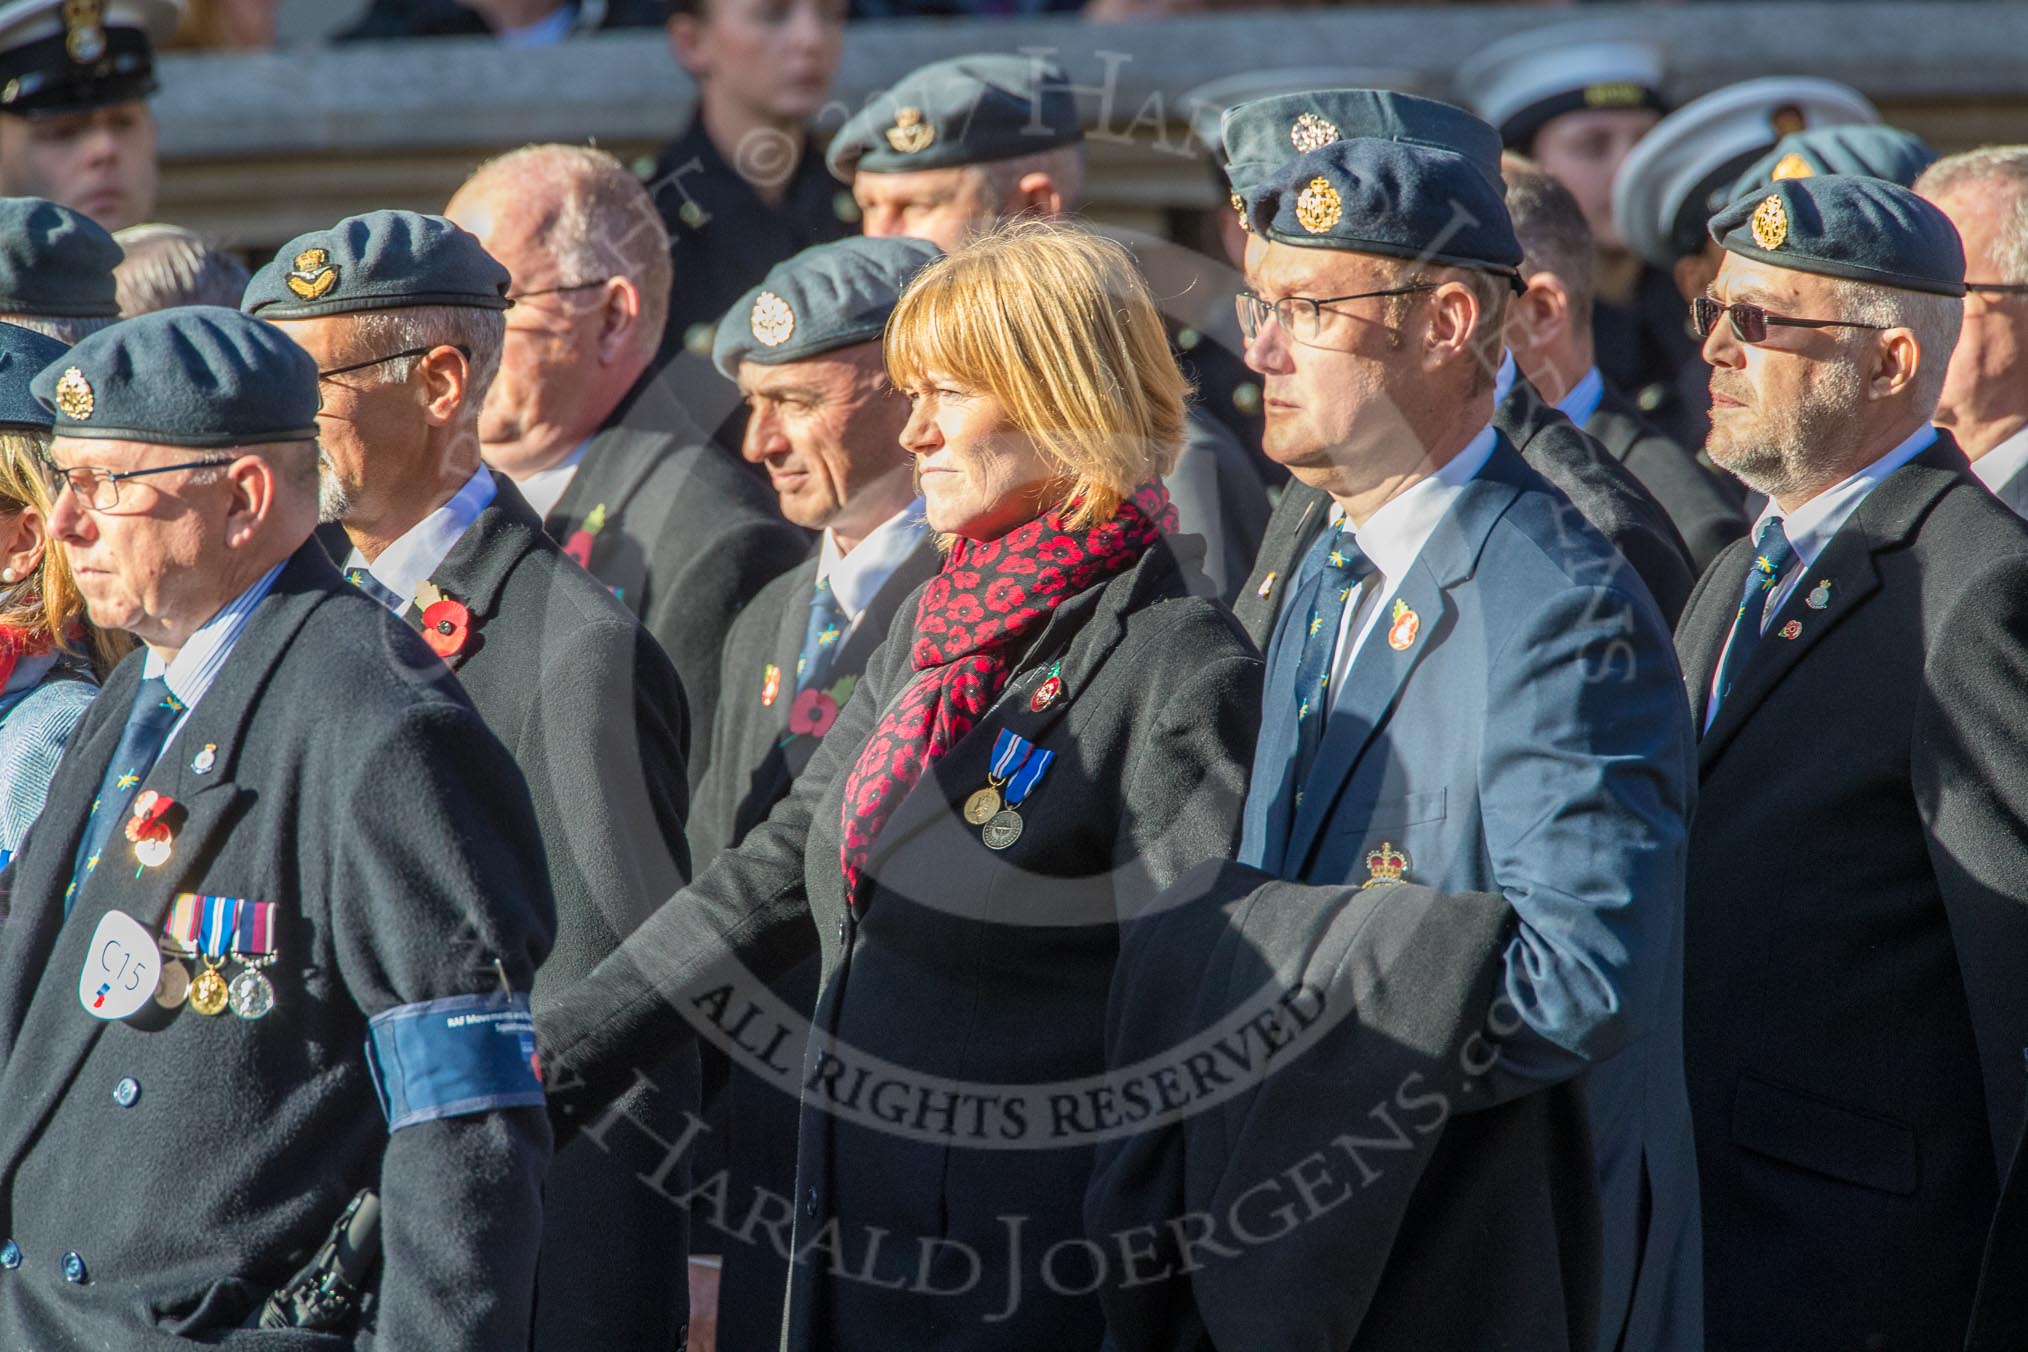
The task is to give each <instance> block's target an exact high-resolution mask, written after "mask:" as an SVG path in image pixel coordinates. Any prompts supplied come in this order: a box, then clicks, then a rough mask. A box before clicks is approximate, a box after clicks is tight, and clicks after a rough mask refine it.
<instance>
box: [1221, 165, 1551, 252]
mask: <svg viewBox="0 0 2028 1352" xmlns="http://www.w3.org/2000/svg"><path fill="white" fill-rule="evenodd" d="M1248 208H1249V211H1248V215H1249V218H1250V221H1251V224H1252V228H1253V229H1254V230H1255V231H1256V232H1257V233H1259V234H1261V235H1263V236H1265V237H1266V238H1268V239H1271V240H1274V241H1275V242H1276V243H1280V244H1292V245H1297V246H1299V247H1303V248H1323V249H1347V250H1351V251H1353V252H1356V253H1372V254H1385V255H1387V256H1389V257H1392V258H1408V259H1414V260H1417V261H1420V262H1426V263H1435V264H1448V265H1450V266H1452V267H1466V268H1479V269H1482V270H1484V271H1488V272H1505V273H1508V274H1509V275H1514V270H1515V269H1516V268H1518V267H1519V266H1520V265H1521V257H1522V254H1521V241H1520V239H1519V238H1518V237H1517V236H1516V235H1515V233H1514V222H1513V219H1512V218H1511V217H1510V216H1508V214H1507V202H1506V198H1505V195H1504V194H1503V193H1502V191H1501V190H1500V188H1499V186H1498V184H1497V183H1495V182H1493V181H1490V180H1488V179H1487V178H1486V176H1485V174H1484V173H1483V172H1482V170H1481V168H1480V166H1478V165H1477V164H1474V163H1473V162H1472V161H1471V160H1469V159H1467V158H1466V157H1465V156H1463V155H1460V154H1458V153H1457V152H1456V151H1452V150H1438V149H1434V148H1432V147H1430V146H1422V145H1407V144H1404V143H1402V142H1399V141H1378V140H1372V139H1370V138H1367V139H1360V140H1356V141H1334V142H1332V143H1330V144H1329V145H1325V146H1322V147H1320V148H1318V149H1316V150H1312V151H1308V152H1306V153H1304V154H1302V155H1298V156H1297V157H1296V158H1295V159H1293V160H1291V161H1289V162H1288V163H1287V164H1285V165H1283V166H1282V167H1281V169H1280V170H1278V171H1277V172H1276V173H1275V174H1274V175H1273V176H1272V177H1271V178H1269V179H1268V181H1267V184H1266V186H1265V187H1263V188H1261V189H1260V190H1259V191H1258V192H1257V193H1256V194H1255V195H1254V196H1253V197H1252V198H1251V199H1250V200H1249V202H1248Z"/></svg>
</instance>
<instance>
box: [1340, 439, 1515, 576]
mask: <svg viewBox="0 0 2028 1352" xmlns="http://www.w3.org/2000/svg"><path fill="white" fill-rule="evenodd" d="M1495 439H1496V438H1495V434H1494V432H1493V428H1492V425H1491V424H1490V423H1489V424H1487V425H1486V426H1485V427H1483V428H1481V429H1479V434H1478V435H1477V436H1475V437H1473V438H1472V439H1471V440H1470V441H1468V442H1466V443H1465V448H1464V449H1463V450H1462V451H1459V452H1458V453H1457V454H1456V455H1454V456H1452V457H1451V458H1450V460H1449V461H1448V462H1447V463H1445V465H1444V466H1443V468H1441V469H1439V470H1438V471H1437V472H1436V473H1434V474H1432V475H1430V476H1429V477H1428V478H1426V479H1423V480H1421V481H1419V482H1417V483H1415V484H1412V485H1411V486H1409V487H1408V488H1406V489H1404V490H1403V491H1402V492H1401V493H1400V494H1398V495H1397V496H1395V497H1393V498H1390V499H1389V500H1388V501H1387V503H1386V504H1385V505H1384V506H1382V507H1381V509H1380V510H1379V511H1377V512H1375V513H1374V514H1373V515H1372V516H1370V517H1368V518H1367V520H1366V524H1365V525H1363V526H1360V527H1358V528H1357V529H1356V530H1354V531H1353V532H1352V538H1353V540H1354V541H1355V542H1357V544H1358V545H1359V552H1360V553H1362V554H1364V555H1365V556H1366V557H1367V558H1369V559H1371V560H1372V561H1373V566H1374V567H1375V568H1377V569H1379V570H1380V575H1381V576H1382V577H1384V578H1386V579H1387V580H1388V581H1389V582H1390V583H1391V582H1394V581H1397V580H1399V579H1400V578H1402V577H1405V576H1407V574H1408V570H1409V566H1410V565H1411V564H1413V563H1414V562H1415V560H1416V556H1417V555H1418V554H1420V553H1422V547H1423V546H1424V545H1425V544H1427V543H1429V537H1430V536H1431V535H1433V534H1435V533H1436V528H1437V523H1438V522H1440V521H1442V520H1443V519H1444V513H1446V512H1448V511H1450V509H1451V504H1452V503H1454V502H1456V501H1457V500H1458V495H1459V494H1461V493H1463V492H1464V491H1465V485H1466V484H1468V483H1470V482H1471V481H1472V480H1473V479H1475V478H1477V477H1478V474H1479V471H1480V470H1482V469H1484V468H1485V467H1486V461H1487V460H1488V459H1489V458H1491V456H1492V454H1493V443H1494V441H1495ZM1344 518H1345V509H1344V508H1342V507H1339V506H1337V505H1335V504H1333V506H1332V508H1331V520H1332V521H1334V522H1342V521H1343V520H1344Z"/></svg>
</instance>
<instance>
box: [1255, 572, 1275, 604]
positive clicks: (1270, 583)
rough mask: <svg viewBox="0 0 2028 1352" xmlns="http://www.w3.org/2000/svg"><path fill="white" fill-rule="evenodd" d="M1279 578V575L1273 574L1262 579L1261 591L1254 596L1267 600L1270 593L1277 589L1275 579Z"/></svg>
mask: <svg viewBox="0 0 2028 1352" xmlns="http://www.w3.org/2000/svg"><path fill="white" fill-rule="evenodd" d="M1277 576H1278V574H1276V573H1272V572H1271V573H1269V574H1268V575H1267V576H1266V577H1264V578H1262V579H1261V580H1260V590H1259V591H1257V592H1255V593H1254V595H1255V596H1258V597H1259V598H1260V599H1261V600H1263V601H1265V600H1267V597H1268V593H1269V592H1271V591H1273V590H1274V589H1275V578H1276V577H1277Z"/></svg>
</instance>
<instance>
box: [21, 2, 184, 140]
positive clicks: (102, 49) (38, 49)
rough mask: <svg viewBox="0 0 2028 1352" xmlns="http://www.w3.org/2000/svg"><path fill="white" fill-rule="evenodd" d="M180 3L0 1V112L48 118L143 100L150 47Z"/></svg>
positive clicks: (172, 22) (151, 70)
mask: <svg viewBox="0 0 2028 1352" xmlns="http://www.w3.org/2000/svg"><path fill="white" fill-rule="evenodd" d="M182 18H183V6H182V4H181V3H180V0H11V3H7V4H0V112H6V113H13V114H16V115H17V116H21V117H54V116H59V115H61V114H64V113H79V112H85V111H87V110H89V109H92V108H103V107H106V106H107V105H109V104H115V103H126V102H129V101H131V100H134V99H145V98H147V97H148V96H149V95H150V94H152V93H154V92H155V48H154V44H155V43H157V42H161V41H163V40H165V39H167V38H168V37H169V35H170V34H172V33H174V32H175V31H176V25H177V24H178V23H179V22H181V21H182Z"/></svg>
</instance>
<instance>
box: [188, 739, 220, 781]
mask: <svg viewBox="0 0 2028 1352" xmlns="http://www.w3.org/2000/svg"><path fill="white" fill-rule="evenodd" d="M216 764H218V743H216V742H206V743H205V744H204V749H203V750H202V751H200V752H198V753H197V754H196V755H194V756H192V757H191V758H190V769H191V771H192V772H193V773H195V774H200V775H208V774H210V773H211V767H212V766H214V765H216Z"/></svg>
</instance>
